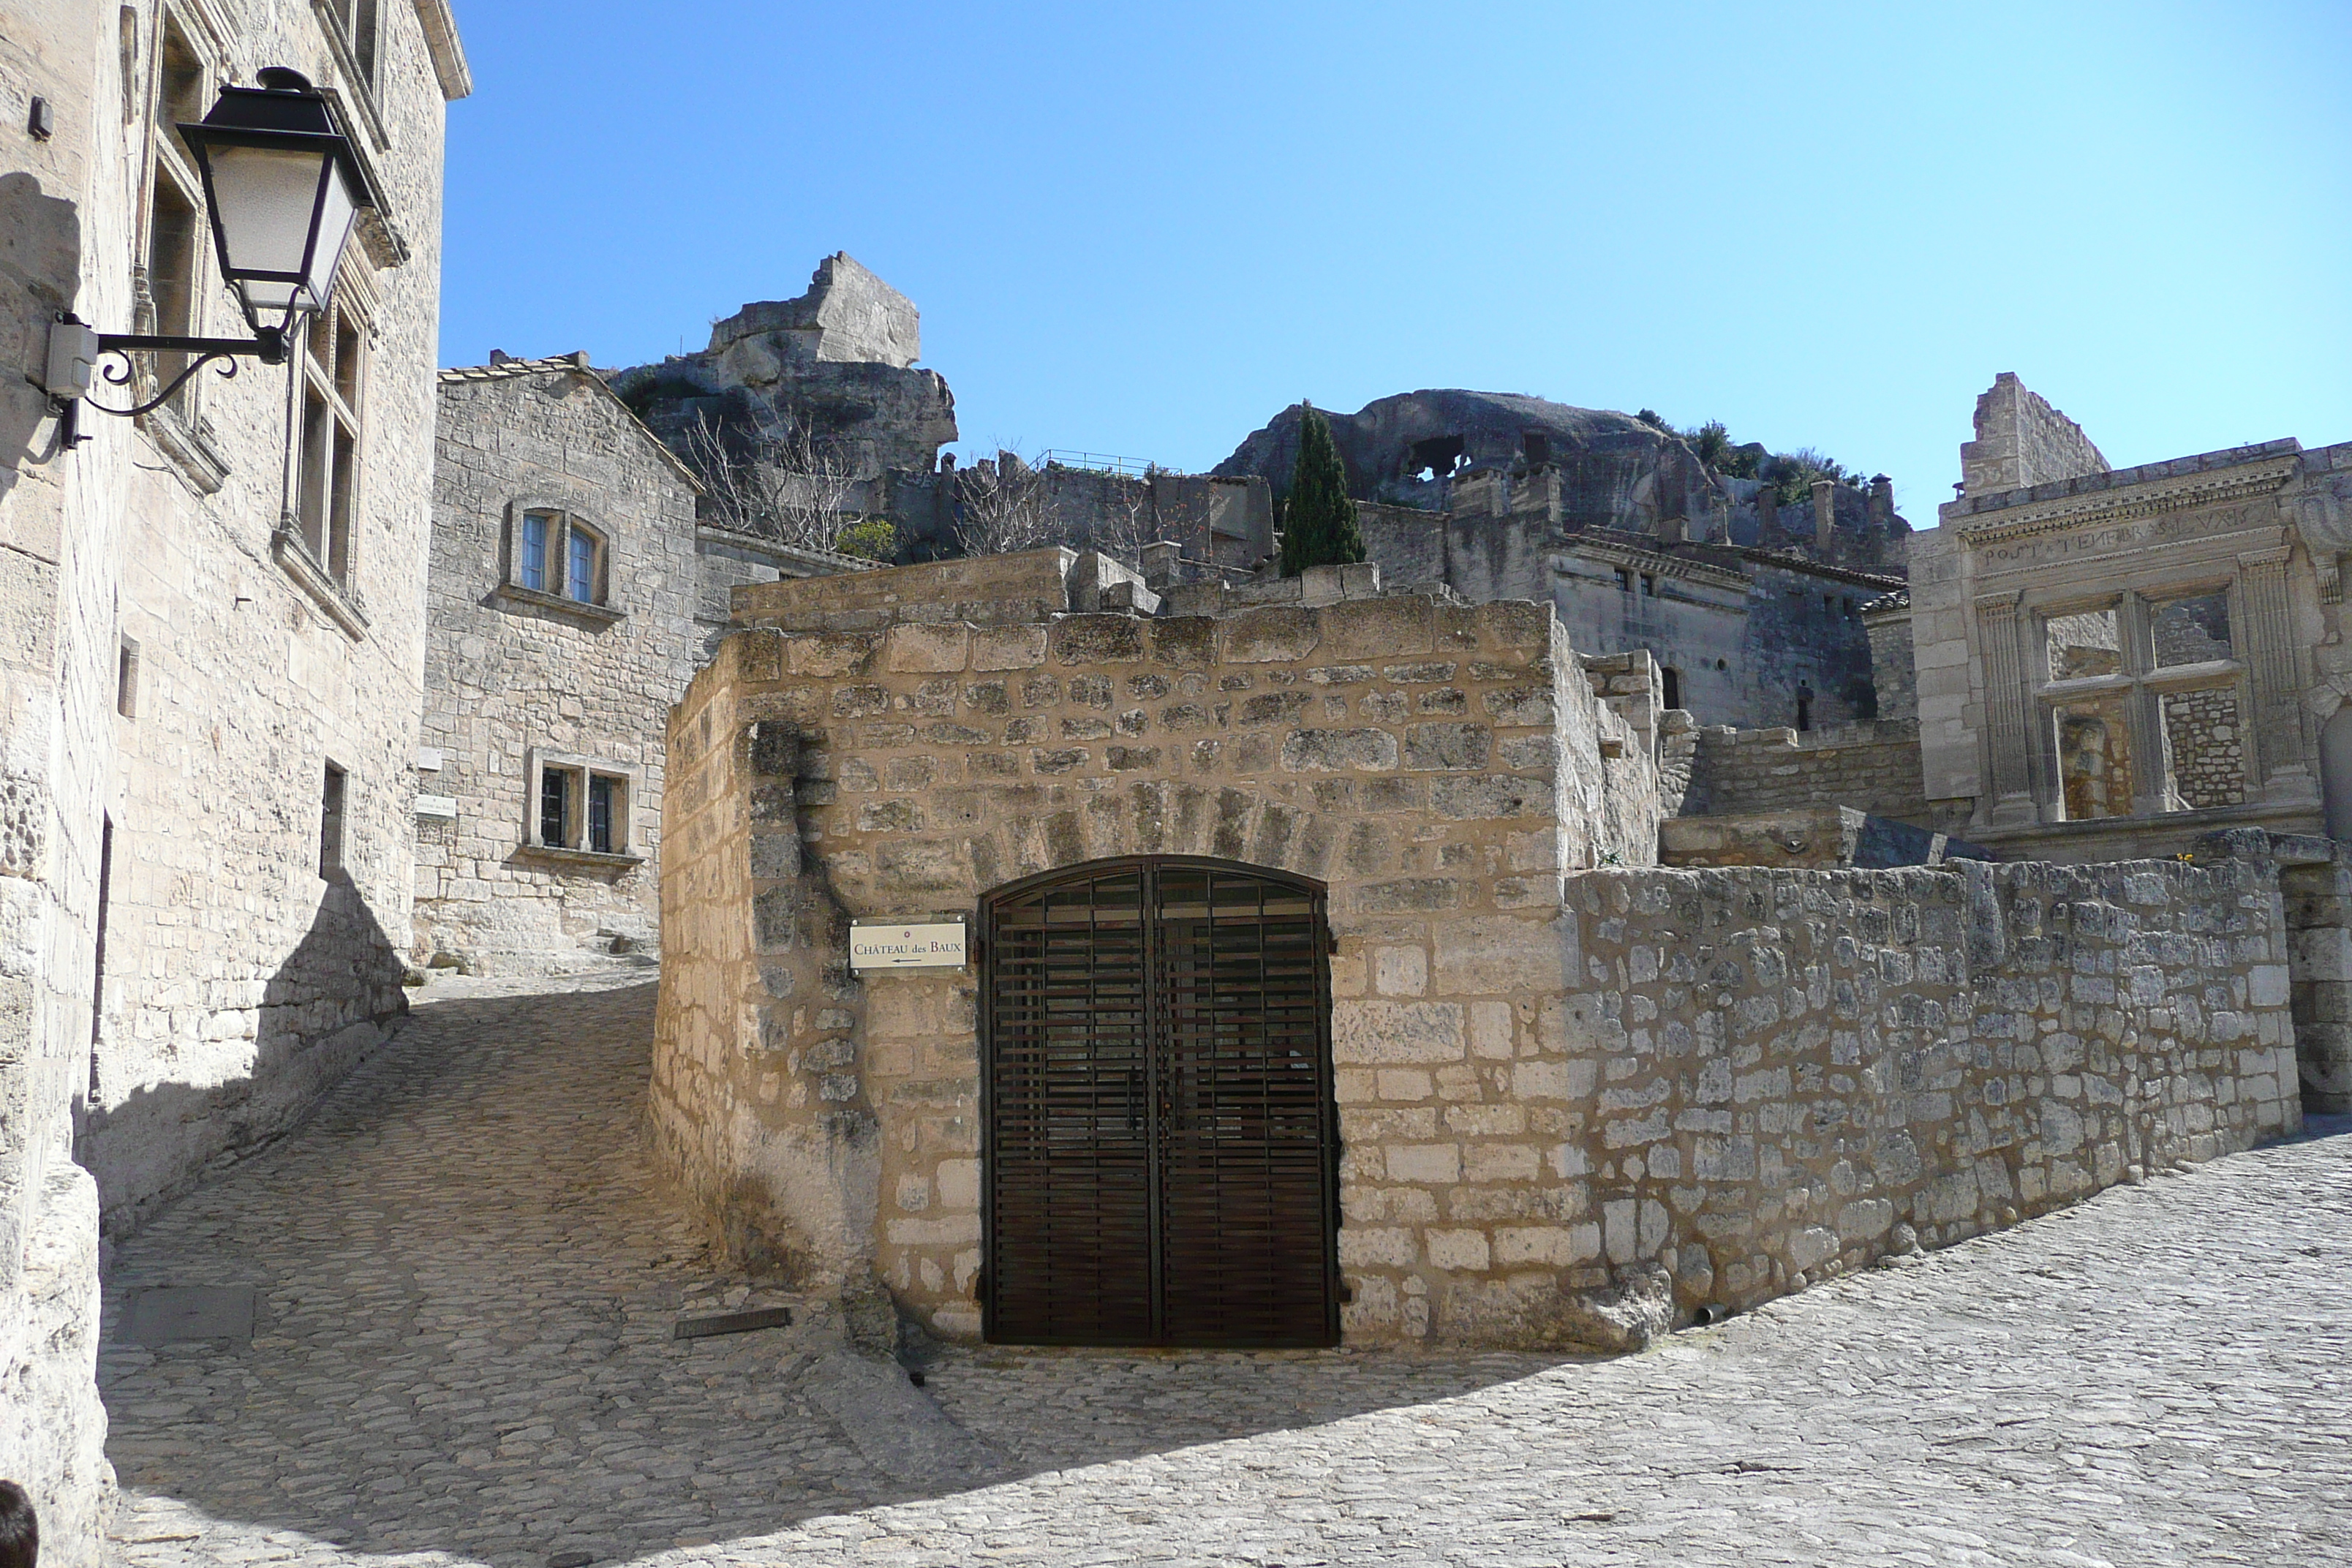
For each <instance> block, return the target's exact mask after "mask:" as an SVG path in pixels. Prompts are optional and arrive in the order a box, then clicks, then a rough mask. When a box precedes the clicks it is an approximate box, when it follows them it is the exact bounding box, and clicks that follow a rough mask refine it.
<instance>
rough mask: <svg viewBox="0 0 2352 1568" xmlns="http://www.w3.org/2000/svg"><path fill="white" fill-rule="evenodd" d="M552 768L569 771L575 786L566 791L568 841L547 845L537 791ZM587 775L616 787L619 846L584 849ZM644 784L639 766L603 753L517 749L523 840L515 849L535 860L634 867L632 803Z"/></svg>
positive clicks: (637, 860)
mask: <svg viewBox="0 0 2352 1568" xmlns="http://www.w3.org/2000/svg"><path fill="white" fill-rule="evenodd" d="M551 770H552V771H555V772H559V773H570V774H572V775H574V776H576V777H577V778H578V779H579V780H580V787H579V788H578V789H576V790H574V791H572V797H571V801H570V804H569V806H568V808H567V813H566V815H567V817H568V820H567V821H566V822H565V824H564V832H563V837H565V838H567V839H569V840H570V842H569V843H560V844H550V843H548V842H547V840H546V839H545V838H544V837H541V832H540V829H541V820H540V794H541V790H542V789H543V788H544V787H545V783H546V777H547V774H548V773H549V772H550V771H551ZM592 778H604V779H610V780H612V781H614V783H615V784H619V785H620V786H621V788H620V796H621V798H620V803H619V811H618V814H617V815H618V816H619V817H620V821H619V822H618V823H617V824H616V825H615V826H616V829H617V831H616V832H615V833H614V842H615V843H616V844H618V845H619V846H620V847H619V848H616V849H614V850H612V851H610V852H607V851H604V850H600V849H591V848H588V847H586V844H587V837H588V782H589V780H590V779H592ZM644 783H645V770H644V769H643V768H641V767H638V766H635V764H632V763H615V762H611V761H608V760H607V759H605V758H603V757H594V756H589V755H587V754H585V753H583V752H557V751H551V750H548V749H545V748H542V747H539V746H533V747H530V749H529V750H528V751H526V752H524V753H523V822H522V831H523V841H522V846H521V849H520V853H521V854H522V855H524V856H526V857H528V858H533V859H541V860H552V861H557V862H561V863H564V864H569V865H577V866H622V867H625V866H637V865H642V864H643V863H644V862H645V855H644V854H643V853H642V852H641V847H640V846H639V843H638V833H637V818H638V815H639V813H638V810H637V802H638V800H639V798H640V792H641V790H642V787H643V785H644Z"/></svg>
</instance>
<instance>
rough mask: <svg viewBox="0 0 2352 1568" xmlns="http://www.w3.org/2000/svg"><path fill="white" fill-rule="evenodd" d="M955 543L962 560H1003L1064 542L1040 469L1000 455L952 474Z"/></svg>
mask: <svg viewBox="0 0 2352 1568" xmlns="http://www.w3.org/2000/svg"><path fill="white" fill-rule="evenodd" d="M955 500H956V519H955V536H956V542H957V543H958V544H959V545H961V546H962V547H963V552H964V553H965V554H966V555H1008V554H1011V553H1012V552H1014V551H1018V550H1042V549H1044V548H1045V546H1047V545H1049V544H1060V543H1062V542H1064V541H1063V538H1062V535H1063V533H1064V531H1065V530H1064V529H1063V527H1062V518H1061V508H1060V507H1059V506H1058V505H1056V504H1055V498H1054V494H1053V489H1052V487H1051V486H1049V485H1048V484H1047V482H1046V477H1045V469H1044V468H1042V467H1040V466H1038V465H1035V464H1032V463H1028V462H1025V461H1024V460H1023V459H1022V458H1021V457H1020V456H1019V455H1018V454H1016V453H1013V452H1010V451H999V452H998V453H997V454H996V458H995V460H994V461H990V460H989V459H987V458H982V459H981V460H980V461H979V462H977V463H974V464H973V465H972V466H971V468H964V469H961V470H959V471H958V472H957V474H956V489H955Z"/></svg>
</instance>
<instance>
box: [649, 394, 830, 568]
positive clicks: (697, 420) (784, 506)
mask: <svg viewBox="0 0 2352 1568" xmlns="http://www.w3.org/2000/svg"><path fill="white" fill-rule="evenodd" d="M686 460H687V463H688V466H689V467H691V468H693V469H694V470H695V472H696V474H697V475H698V477H699V478H700V479H701V480H702V486H703V489H704V491H705V492H706V495H707V497H708V501H709V509H710V511H711V513H712V515H713V516H714V518H715V519H716V521H718V522H719V525H720V526H721V527H724V528H730V529H733V530H734V531H737V532H739V533H748V534H751V535H754V536H755V537H758V538H761V539H772V540H776V541H778V542H781V543H784V544H790V545H793V546H795V547H796V548H799V549H803V550H824V551H835V552H837V551H839V550H840V548H841V536H842V534H843V533H844V532H845V531H846V530H848V529H850V528H852V527H855V526H856V524H857V523H858V521H860V517H859V513H858V510H857V507H856V491H857V476H856V471H855V469H854V468H852V467H851V465H850V464H849V463H847V462H845V461H844V460H843V459H842V458H841V457H840V455H839V454H837V453H836V452H835V451H834V450H833V449H832V448H831V447H828V446H826V445H824V444H823V443H820V442H818V441H817V440H816V439H815V438H814V437H813V436H812V434H811V432H810V430H809V426H808V422H807V421H806V420H804V419H798V418H794V417H792V416H789V415H788V416H786V417H785V419H784V421H783V423H782V425H781V426H778V427H776V428H773V429H771V430H766V431H762V432H761V433H760V434H758V435H756V436H753V437H750V438H748V439H746V440H744V441H743V442H742V443H741V444H740V446H731V445H730V443H729V442H728V440H727V438H726V436H725V435H724V434H723V433H722V432H721V431H720V429H719V426H716V425H714V424H713V423H711V421H710V419H709V416H708V415H705V414H700V413H698V414H697V415H696V416H695V417H694V424H693V426H691V427H690V428H689V429H688V431H687V432H686Z"/></svg>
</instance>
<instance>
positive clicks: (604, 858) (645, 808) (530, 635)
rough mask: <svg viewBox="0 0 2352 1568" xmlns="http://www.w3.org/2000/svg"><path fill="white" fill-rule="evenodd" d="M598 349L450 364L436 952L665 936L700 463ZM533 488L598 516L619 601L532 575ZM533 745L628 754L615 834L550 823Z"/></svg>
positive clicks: (535, 956)
mask: <svg viewBox="0 0 2352 1568" xmlns="http://www.w3.org/2000/svg"><path fill="white" fill-rule="evenodd" d="M584 360H585V356H584V355H583V356H582V361H583V363H573V362H572V361H570V360H541V361H529V362H520V361H518V362H509V363H505V364H500V365H492V366H488V367H484V368H481V369H477V370H463V371H446V372H444V373H443V374H442V376H441V380H440V395H439V416H438V419H437V422H436V449H437V452H438V458H439V460H438V462H437V463H436V466H435V468H434V475H433V520H434V526H433V564H432V574H431V579H430V595H431V616H432V637H431V639H430V641H429V643H428V645H427V647H426V652H425V717H424V728H423V733H422V737H421V739H422V742H423V744H424V747H425V752H426V754H425V757H424V758H423V759H422V760H423V761H425V762H429V763H434V764H435V765H434V766H433V767H431V768H430V769H420V771H419V773H418V774H417V790H418V793H419V794H420V795H423V796H425V797H437V804H436V807H435V809H434V810H433V811H431V812H427V813H420V814H419V816H417V819H416V837H417V851H416V854H417V867H416V899H417V903H416V931H415V942H414V951H415V955H416V957H417V958H418V959H419V960H420V961H424V960H428V959H440V960H443V961H456V962H459V963H463V964H464V966H466V967H467V968H468V969H471V970H474V971H476V972H486V971H497V970H502V969H515V968H541V967H546V966H548V965H550V964H560V963H562V962H564V960H565V959H566V958H567V956H568V957H569V958H572V959H574V960H576V959H577V958H578V957H579V956H580V955H581V954H582V952H583V950H584V949H585V948H586V947H587V946H589V945H590V944H591V943H592V942H593V943H595V945H597V946H600V947H603V948H606V949H609V948H610V946H611V938H612V937H614V936H619V937H623V938H625V939H628V940H631V941H634V942H639V943H644V944H647V945H650V944H651V943H652V942H653V941H654V940H655V933H656V924H657V922H658V919H659V909H660V906H659V901H658V894H657V892H656V876H655V870H656V866H657V865H658V863H659V861H658V855H659V845H660V833H661V827H660V823H661V792H662V775H663V759H662V746H661V736H662V731H663V726H664V724H665V723H666V721H667V717H668V712H669V706H670V703H671V702H672V701H674V700H676V698H677V694H678V693H679V692H681V691H683V690H684V689H685V688H686V681H687V679H688V675H689V674H690V672H691V671H692V669H693V668H694V664H695V661H696V658H698V655H699V654H700V652H701V650H702V645H703V636H702V634H701V632H700V631H699V629H698V627H697V626H696V624H695V620H696V612H697V610H698V608H699V607H700V602H701V600H702V599H703V598H704V597H705V595H706V589H705V586H704V583H703V578H704V576H705V574H706V565H707V563H706V562H705V561H704V560H703V558H702V557H701V556H700V555H699V554H698V552H697V549H696V529H695V521H694V503H695V489H694V485H693V482H692V480H691V479H689V478H688V475H687V473H686V471H685V470H684V468H681V466H680V465H679V463H678V461H677V458H673V457H672V456H671V455H670V453H669V452H668V451H667V449H666V448H665V447H663V446H662V445H661V443H660V442H658V441H656V440H655V439H654V438H653V437H652V436H651V435H650V434H649V433H647V432H646V429H645V427H644V426H641V425H640V424H638V423H637V421H636V419H635V417H634V416H632V415H631V414H630V413H629V411H628V410H627V409H626V408H625V407H624V406H623V405H621V404H620V402H619V400H618V399H616V398H615V397H614V395H612V393H611V392H610V391H608V390H607V389H606V387H605V386H604V383H603V382H602V381H601V380H600V379H598V378H597V377H596V376H595V375H594V374H593V372H591V371H589V370H588V369H587V367H586V365H585V363H584ZM530 509H548V510H560V511H562V512H563V513H565V514H566V515H568V516H571V517H572V518H575V519H577V520H578V521H581V522H582V523H583V524H585V525H586V526H588V527H590V528H593V530H595V531H596V532H597V533H598V534H599V535H600V536H601V537H602V539H603V541H604V592H603V600H604V602H603V603H602V604H601V605H578V604H575V603H572V602H571V601H569V600H567V599H566V598H564V597H563V596H562V595H550V594H533V593H530V591H528V590H521V589H520V588H519V587H518V585H517V584H516V583H515V582H514V565H513V562H514V552H515V542H514V535H515V531H516V530H517V529H518V528H520V524H521V516H522V513H523V511H524V510H530ZM718 559H719V560H720V561H722V562H725V561H730V560H731V557H729V556H720V557H719V558H718ZM722 592H723V589H722ZM534 751H537V752H554V753H558V754H562V755H565V756H579V757H591V758H593V759H595V760H596V761H597V762H598V763H602V764H604V765H605V766H607V767H609V768H611V769H613V770H614V772H615V773H623V774H625V776H626V777H627V778H628V780H629V783H630V790H629V799H628V802H627V812H626V816H627V829H626V831H625V834H624V835H623V838H622V843H621V845H620V846H619V847H616V850H615V852H614V853H613V854H610V855H598V854H594V853H593V852H591V851H588V850H586V849H584V848H563V847H543V846H541V845H539V844H538V843H537V842H536V840H537V837H538V836H537V833H536V831H535V828H536V822H537V817H536V815H535V814H536V813H537V811H538V809H539V803H538V801H537V800H536V799H535V798H532V796H531V795H530V755H531V753H532V752H534ZM599 933H603V935H602V937H601V938H600V934H599Z"/></svg>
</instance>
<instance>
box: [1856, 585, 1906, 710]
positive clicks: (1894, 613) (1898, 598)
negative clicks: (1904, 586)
mask: <svg viewBox="0 0 2352 1568" xmlns="http://www.w3.org/2000/svg"><path fill="white" fill-rule="evenodd" d="M1887 597H1888V599H1889V600H1891V601H1894V602H1893V603H1890V604H1889V605H1887V607H1886V608H1884V609H1880V610H1876V611H1872V612H1865V614H1864V616H1863V626H1864V630H1865V631H1866V632H1867V633H1868V634H1869V637H1870V684H1871V687H1872V689H1873V690H1874V693H1875V694H1876V696H1877V699H1878V718H1879V720H1880V721H1881V722H1884V721H1888V720H1906V719H1907V720H1914V721H1916V719H1917V718H1918V717H1919V671H1918V666H1917V664H1916V659H1915V657H1914V654H1913V650H1912V647H1911V602H1910V595H1909V594H1908V593H1907V592H1906V593H1905V594H1902V595H1888V596H1887Z"/></svg>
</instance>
